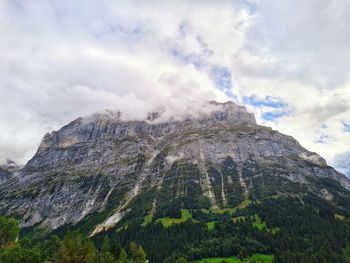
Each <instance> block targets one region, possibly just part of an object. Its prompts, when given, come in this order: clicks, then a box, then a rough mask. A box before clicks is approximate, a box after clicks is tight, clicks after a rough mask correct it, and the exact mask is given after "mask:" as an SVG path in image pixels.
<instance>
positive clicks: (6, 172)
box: [0, 160, 20, 184]
mask: <svg viewBox="0 0 350 263" xmlns="http://www.w3.org/2000/svg"><path fill="white" fill-rule="evenodd" d="M19 169H20V166H19V165H17V164H16V163H15V162H14V161H12V160H7V161H6V162H5V163H4V164H0V184H2V183H4V182H6V181H7V180H8V179H10V178H11V177H12V176H13V174H14V173H15V172H17V171H18V170H19Z"/></svg>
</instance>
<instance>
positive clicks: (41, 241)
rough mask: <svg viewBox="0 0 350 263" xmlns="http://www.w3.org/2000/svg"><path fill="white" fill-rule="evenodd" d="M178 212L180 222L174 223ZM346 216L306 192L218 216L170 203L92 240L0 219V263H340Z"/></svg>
mask: <svg viewBox="0 0 350 263" xmlns="http://www.w3.org/2000/svg"><path fill="white" fill-rule="evenodd" d="M184 211H187V217H186V220H181V216H182V215H183V212H184ZM348 218H350V215H349V214H347V213H346V210H341V209H339V208H336V207H335V206H332V205H331V204H330V203H329V202H326V201H324V200H323V199H321V198H318V197H316V196H314V195H312V194H305V195H303V196H286V197H278V198H267V199H264V200H260V201H257V202H252V203H250V204H249V205H248V206H247V207H245V208H244V209H237V210H235V211H234V212H232V211H231V210H229V209H227V210H224V211H221V213H215V212H213V211H207V210H205V209H188V210H185V209H183V208H181V203H179V202H177V203H176V204H174V206H169V207H168V208H167V209H165V210H164V211H163V213H162V212H160V211H158V212H157V213H156V214H155V215H154V216H153V217H152V218H148V219H147V222H146V224H145V217H144V218H132V219H129V220H127V221H124V222H121V224H122V225H118V226H117V227H116V228H113V229H110V230H108V231H105V232H102V233H100V234H98V235H96V236H94V237H91V238H89V237H88V235H87V233H85V232H84V231H81V229H80V227H82V229H84V228H83V226H82V225H77V226H69V227H64V228H60V229H57V230H55V231H53V232H50V233H47V234H46V235H44V236H41V237H38V236H37V237H35V235H33V231H35V230H33V229H32V230H31V231H29V230H28V229H27V230H26V231H25V230H22V231H20V229H19V224H18V221H16V220H15V219H12V218H6V217H1V218H0V235H1V239H0V244H1V250H0V259H1V262H19V263H21V262H33V263H35V262H57V263H59V262H62V263H63V262H67V263H68V262H76V263H79V262H101V263H103V262H108V263H109V262H140V263H141V262H146V260H148V261H149V262H165V263H174V262H177V263H179V262H192V261H196V260H199V259H204V258H218V257H232V256H235V257H236V258H237V259H238V260H244V261H245V262H246V261H248V262H259V261H254V260H250V258H253V257H252V255H253V254H255V253H260V254H262V255H273V262H274V263H280V262H283V263H285V262H286V263H289V262H291V263H294V262H295V263H308V262H315V263H316V262H317V263H319V262H321V263H322V262H334V263H338V262H339V263H346V262H350V261H349V256H350V254H349V250H350V249H349V244H350V231H349V230H350V221H349V220H348ZM165 219H166V220H165ZM170 219H171V220H170ZM169 222H170V223H169ZM165 223H166V224H165ZM18 235H19V236H20V238H19V239H17V237H18ZM29 236H34V237H35V238H33V239H32V240H31V239H30V238H29ZM207 262H210V261H207ZM242 262H243V261H242Z"/></svg>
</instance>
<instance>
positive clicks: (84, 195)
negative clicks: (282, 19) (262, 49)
mask: <svg viewBox="0 0 350 263" xmlns="http://www.w3.org/2000/svg"><path fill="white" fill-rule="evenodd" d="M208 107H209V108H210V111H208V112H207V113H204V114H203V115H200V116H196V117H192V116H189V117H188V118H185V119H184V120H181V121H179V120H168V121H161V120H159V114H152V118H148V120H144V121H133V120H123V118H122V114H120V113H113V112H106V113H102V114H95V115H93V116H91V117H89V118H78V119H76V120H74V121H73V122H71V123H69V124H68V125H66V126H64V127H63V128H61V129H60V130H59V131H54V132H51V133H48V134H46V135H45V136H44V138H43V140H42V142H41V144H40V146H39V148H38V151H37V153H36V154H35V156H34V157H33V158H32V159H31V160H30V161H29V162H28V163H27V165H26V166H25V167H24V168H23V169H21V170H20V171H19V172H17V173H16V174H15V176H13V177H12V178H10V179H8V180H6V181H4V183H2V184H1V185H0V209H1V211H2V212H4V213H7V214H16V215H18V216H20V217H21V218H22V221H21V224H22V226H23V227H26V226H32V225H34V224H37V223H40V226H42V227H47V228H49V229H55V228H57V227H59V226H62V225H64V224H76V223H77V222H80V221H83V220H85V218H86V217H88V216H89V215H91V216H92V215H94V214H99V215H102V214H103V215H104V216H101V217H100V222H99V224H98V225H96V226H95V227H94V229H93V231H92V233H97V232H99V231H102V230H103V229H106V228H109V227H112V226H114V225H115V224H116V223H118V222H119V220H121V219H122V218H123V217H125V216H128V215H133V214H135V213H137V211H138V210H140V209H138V207H140V206H139V205H138V202H142V204H144V203H145V202H146V200H148V199H147V198H148V197H149V198H150V196H152V198H150V201H149V207H151V208H150V209H151V210H154V209H155V207H159V206H160V205H161V204H166V202H169V201H171V200H175V199H177V198H181V197H184V198H186V200H190V201H188V202H192V203H196V205H198V206H200V205H201V204H202V203H203V202H204V201H207V202H208V204H209V205H210V206H212V207H229V206H234V205H235V204H236V203H237V202H239V200H241V199H242V198H250V199H259V198H262V197H263V195H268V194H271V195H272V194H278V193H285V192H288V191H291V192H293V191H305V192H307V191H310V192H313V193H315V194H317V195H320V196H322V197H324V198H325V199H329V200H333V199H334V200H335V199H336V198H337V196H338V194H339V193H340V192H341V193H342V191H343V192H347V191H348V190H350V182H349V180H348V179H347V178H346V177H345V176H344V175H343V174H341V173H338V172H337V171H335V170H334V169H333V168H331V167H329V166H327V164H326V162H325V160H324V159H323V158H322V157H320V156H319V155H317V154H316V153H312V152H309V151H307V150H306V149H304V148H303V147H302V146H301V145H300V144H299V143H298V142H297V141H296V140H295V139H293V138H292V137H290V136H287V135H284V134H281V133H279V132H277V131H274V130H272V129H271V128H267V127H264V126H259V125H257V123H256V120H255V117H254V115H253V114H252V113H249V112H248V111H247V110H246V109H245V108H244V107H242V106H239V105H236V104H234V103H233V102H227V103H216V102H211V103H210V104H208ZM0 173H1V170H0ZM0 176H1V174H0ZM0 178H1V177H0ZM324 180H330V181H332V182H334V184H335V185H337V188H336V190H334V187H333V188H332V189H331V188H329V187H328V186H327V184H325V183H324ZM262 187H264V188H262ZM262 189H264V190H262ZM300 189H302V190H300ZM145 195H146V196H148V197H147V198H146V197H144V196H145ZM141 197H142V198H141ZM198 200H201V202H202V201H203V200H204V201H203V202H202V203H201V202H199V201H198ZM147 202H148V201H147ZM186 202H187V201H186ZM346 209H348V208H346ZM144 210H145V209H144ZM146 213H147V211H146Z"/></svg>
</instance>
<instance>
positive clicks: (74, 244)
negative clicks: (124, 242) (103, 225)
mask: <svg viewBox="0 0 350 263" xmlns="http://www.w3.org/2000/svg"><path fill="white" fill-rule="evenodd" d="M19 230H20V228H19V223H18V221H17V220H15V219H12V218H6V217H2V216H0V262H1V263H41V262H52V263H145V262H146V254H145V252H144V250H143V248H142V247H141V246H140V245H138V244H136V243H135V242H131V243H130V244H129V245H128V246H126V248H121V247H119V246H117V247H116V246H113V245H112V243H113V242H111V241H110V240H109V239H108V237H105V238H104V239H103V241H102V242H101V244H100V246H98V247H97V246H95V245H94V243H93V242H92V240H91V239H89V238H88V237H82V236H81V234H80V232H79V231H78V230H77V231H72V232H71V231H69V232H67V233H66V234H65V236H64V237H63V239H60V238H58V237H57V236H51V238H50V239H48V240H45V241H43V242H41V243H37V244H35V245H33V244H32V241H31V240H30V239H29V238H28V237H25V238H22V239H20V240H17V237H18V235H19Z"/></svg>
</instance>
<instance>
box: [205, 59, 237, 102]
mask: <svg viewBox="0 0 350 263" xmlns="http://www.w3.org/2000/svg"><path fill="white" fill-rule="evenodd" d="M209 74H210V76H211V78H212V79H213V80H214V83H215V86H216V87H217V88H218V89H220V90H221V91H223V92H225V94H226V95H227V96H229V97H232V96H233V94H232V78H231V71H230V70H229V69H228V68H226V67H220V66H212V67H211V68H210V70H209Z"/></svg>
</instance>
